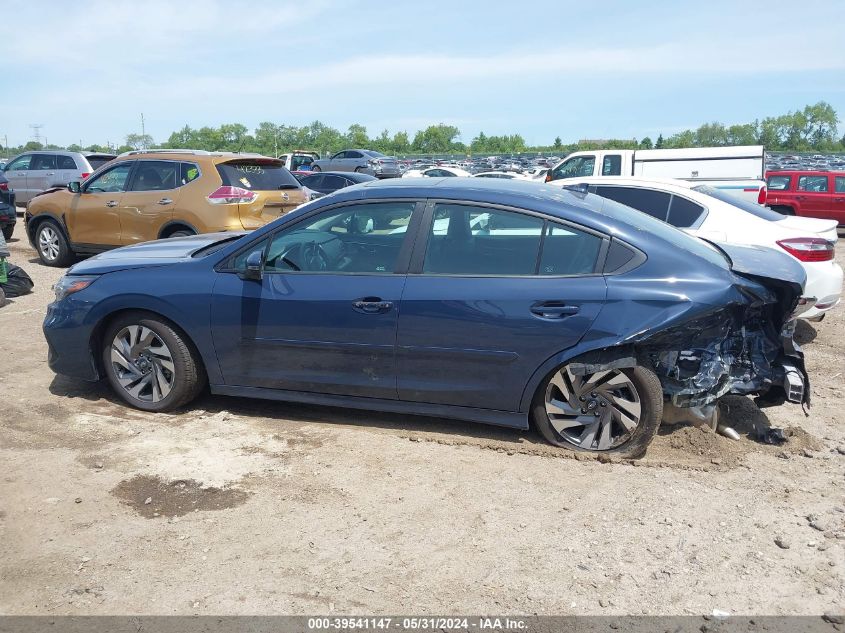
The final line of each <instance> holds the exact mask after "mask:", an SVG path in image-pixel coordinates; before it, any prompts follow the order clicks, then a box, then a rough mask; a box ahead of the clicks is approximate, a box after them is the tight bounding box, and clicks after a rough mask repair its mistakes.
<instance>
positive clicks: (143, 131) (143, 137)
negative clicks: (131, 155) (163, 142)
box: [141, 112, 147, 149]
mask: <svg viewBox="0 0 845 633" xmlns="http://www.w3.org/2000/svg"><path fill="white" fill-rule="evenodd" d="M141 143H142V144H143V146H144V147H143V148H142V149H147V130H146V128H145V127H144V113H143V112H142V113H141Z"/></svg>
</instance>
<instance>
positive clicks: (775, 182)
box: [766, 176, 791, 191]
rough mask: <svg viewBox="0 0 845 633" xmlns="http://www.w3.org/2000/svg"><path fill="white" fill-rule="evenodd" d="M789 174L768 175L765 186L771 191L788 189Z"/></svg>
mask: <svg viewBox="0 0 845 633" xmlns="http://www.w3.org/2000/svg"><path fill="white" fill-rule="evenodd" d="M790 179H791V177H790V176H769V178H768V179H767V180H766V186H767V187H768V188H769V189H771V190H772V191H786V190H787V189H789V181H790Z"/></svg>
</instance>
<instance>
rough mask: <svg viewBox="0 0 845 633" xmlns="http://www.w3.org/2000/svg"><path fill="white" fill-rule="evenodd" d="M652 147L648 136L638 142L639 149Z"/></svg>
mask: <svg viewBox="0 0 845 633" xmlns="http://www.w3.org/2000/svg"><path fill="white" fill-rule="evenodd" d="M652 147H654V145H653V143H652V142H651V139H650V138H649V137H648V136H646V137H644V138H643V140H641V141H640V148H642V149H651V148H652Z"/></svg>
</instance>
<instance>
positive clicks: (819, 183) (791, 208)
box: [766, 171, 845, 226]
mask: <svg viewBox="0 0 845 633" xmlns="http://www.w3.org/2000/svg"><path fill="white" fill-rule="evenodd" d="M766 185H767V188H768V196H767V198H766V206H769V207H771V208H772V209H773V210H774V211H778V212H780V213H783V214H786V215H802V216H806V217H810V218H824V219H826V220H836V221H837V222H838V223H839V226H845V171H843V172H835V171H833V172H831V171H769V172H766Z"/></svg>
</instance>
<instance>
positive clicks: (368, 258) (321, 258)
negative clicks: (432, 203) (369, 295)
mask: <svg viewBox="0 0 845 633" xmlns="http://www.w3.org/2000/svg"><path fill="white" fill-rule="evenodd" d="M415 206H416V205H415V203H413V202H378V203H362V204H356V205H352V206H347V207H343V208H342V209H331V210H329V211H325V212H323V213H320V214H319V215H317V216H316V217H315V218H310V219H308V220H306V221H304V222H299V223H297V224H296V225H295V226H292V227H290V228H288V229H282V230H281V231H279V232H278V233H276V234H275V236H274V237H273V241H272V242H271V243H270V248H269V249H268V251H267V259H266V262H265V265H264V270H265V271H266V272H271V273H272V272H286V273H287V272H291V271H295V272H323V273H392V272H393V271H394V270H395V269H396V263H397V262H398V260H399V250H400V248H401V247H402V243H403V242H404V241H405V236H406V235H407V232H408V223H409V222H410V221H411V215H412V214H413V212H414V207H415Z"/></svg>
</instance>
